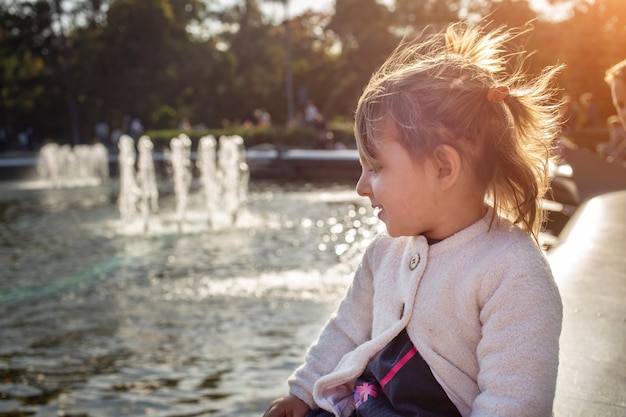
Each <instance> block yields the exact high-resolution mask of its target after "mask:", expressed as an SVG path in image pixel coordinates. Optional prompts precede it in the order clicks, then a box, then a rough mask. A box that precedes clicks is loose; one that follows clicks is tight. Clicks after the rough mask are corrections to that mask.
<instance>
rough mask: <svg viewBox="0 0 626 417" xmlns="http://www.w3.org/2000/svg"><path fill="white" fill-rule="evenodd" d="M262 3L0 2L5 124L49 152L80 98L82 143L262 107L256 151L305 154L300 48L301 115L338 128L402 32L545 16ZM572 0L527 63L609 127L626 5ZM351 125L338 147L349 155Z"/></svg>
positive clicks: (498, 8)
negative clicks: (297, 122)
mask: <svg viewBox="0 0 626 417" xmlns="http://www.w3.org/2000/svg"><path fill="white" fill-rule="evenodd" d="M262 1H266V0H238V1H237V2H235V3H233V5H231V6H228V7H226V6H222V7H221V8H220V6H219V5H218V3H216V2H212V1H209V0H72V1H70V0H55V1H46V0H35V1H33V0H28V1H27V0H16V1H13V2H0V127H2V126H5V127H9V128H10V129H11V130H12V132H13V133H14V134H15V133H17V132H19V131H21V130H23V129H25V128H27V127H33V128H34V131H35V134H36V135H37V136H38V137H39V141H40V142H43V139H44V138H46V137H51V138H53V139H56V140H59V141H63V140H66V139H67V137H69V136H70V134H69V132H71V131H72V127H71V125H70V121H71V118H70V116H69V115H70V111H69V107H68V104H67V103H71V102H75V103H77V110H78V111H77V113H78V120H79V124H80V125H79V128H80V133H81V140H82V141H83V142H88V141H90V140H91V138H92V136H93V128H94V126H95V124H96V123H97V122H99V121H106V122H108V123H109V125H110V127H111V130H113V129H116V128H120V129H124V128H125V123H126V121H127V120H128V119H129V118H131V117H138V118H140V119H141V120H142V122H143V124H144V125H145V126H146V128H148V129H151V131H154V132H159V133H158V134H157V136H158V137H159V138H161V137H162V136H163V137H164V139H162V140H166V139H165V138H166V137H167V136H168V135H169V133H168V134H162V133H160V132H168V131H167V130H163V129H172V128H175V127H176V126H178V125H179V123H180V122H181V121H182V120H183V119H187V120H189V122H190V123H191V124H192V125H204V126H209V127H210V128H211V131H215V132H218V133H219V132H221V128H220V126H222V125H224V124H225V123H224V121H225V120H228V121H230V123H231V124H232V125H234V126H240V125H244V122H245V121H247V120H249V121H252V122H254V116H253V115H254V112H255V110H256V109H261V108H262V109H267V110H268V111H269V113H270V114H271V115H272V119H273V123H274V127H269V128H268V127H265V128H255V129H252V130H250V131H243V132H242V133H241V135H242V136H243V137H245V138H246V143H247V144H249V145H250V146H252V145H253V144H259V143H263V142H276V143H279V144H282V145H285V146H307V145H309V144H311V143H313V139H314V133H312V132H310V131H299V130H293V129H281V128H280V127H279V126H284V125H285V122H286V121H287V120H286V114H287V94H286V74H287V72H286V62H287V57H288V56H289V55H288V52H289V54H290V56H291V70H292V73H293V90H294V98H295V106H296V109H295V110H296V111H302V110H303V108H304V105H305V103H306V101H307V100H312V101H313V102H314V103H315V104H316V105H317V107H318V108H319V109H320V110H321V112H322V113H323V114H324V116H326V118H327V120H334V119H336V118H344V119H347V120H349V119H350V117H351V115H352V114H353V111H354V108H355V106H356V101H357V99H358V97H359V95H360V94H361V91H362V89H363V86H364V85H365V83H366V82H367V80H368V79H369V77H370V75H371V73H372V72H373V71H374V70H375V69H376V67H378V66H379V65H380V64H381V63H382V62H383V60H384V59H385V58H386V57H387V55H388V54H389V52H390V51H391V50H392V49H393V48H394V47H395V46H396V45H397V44H398V42H399V41H400V39H401V38H402V37H403V36H407V37H411V36H414V34H415V33H418V32H420V31H421V30H423V29H424V27H426V26H433V27H435V28H438V27H443V26H444V25H445V24H447V23H448V22H450V21H454V20H457V19H458V18H459V17H464V16H470V17H472V18H474V17H483V18H484V17H485V16H488V17H487V19H488V20H490V21H492V24H493V25H499V24H507V25H522V24H524V23H526V22H527V21H529V20H532V19H535V18H536V17H537V14H536V12H535V11H534V10H533V9H531V7H530V4H529V2H528V1H527V0H498V1H490V0H484V1H480V2H467V1H465V0H395V1H394V2H392V3H391V5H386V4H388V3H383V2H379V1H376V0H336V2H335V9H334V11H333V12H331V13H318V12H307V13H305V14H302V15H300V16H289V19H288V21H286V22H285V21H273V20H271V19H269V17H268V16H265V15H264V14H263V13H262V12H261V7H260V6H261V4H262ZM267 1H269V0H267ZM572 2H573V4H575V5H576V7H575V9H574V10H575V12H574V13H573V15H572V16H571V17H570V18H568V19H567V20H565V21H562V22H551V21H545V20H542V19H537V20H534V21H533V23H532V25H533V26H534V31H532V32H531V33H529V34H526V35H524V36H522V37H520V38H519V39H517V40H516V42H517V43H516V44H515V45H514V48H515V49H525V50H527V51H529V52H532V53H533V55H532V56H531V57H530V58H529V59H528V60H527V61H526V65H527V68H528V69H529V70H530V71H531V72H534V73H538V72H539V71H541V69H542V68H544V67H545V66H549V65H554V64H558V63H564V64H566V65H567V67H566V69H565V70H564V71H563V73H562V75H561V77H560V79H559V83H560V85H559V87H561V88H562V89H564V90H567V92H569V93H570V94H571V95H572V96H573V97H579V96H580V94H581V93H583V92H587V91H590V92H592V93H593V94H594V95H595V97H596V100H597V102H598V105H599V109H600V115H601V119H603V120H604V119H605V118H606V117H607V116H608V115H609V114H611V113H613V109H612V107H611V103H610V100H609V90H608V88H607V86H606V85H605V84H604V81H603V75H604V70H605V69H606V68H607V67H609V66H610V65H612V64H614V63H615V62H617V61H619V60H621V59H623V58H624V55H623V54H624V47H623V42H622V41H621V40H623V39H626V8H624V7H623V0H594V1H591V0H572ZM52 5H54V8H52V9H51V6H52ZM57 12H58V13H57ZM58 22H62V23H63V25H62V26H59V24H58ZM61 27H62V28H63V29H64V33H62V32H61V31H60V28H61ZM63 35H65V36H63ZM288 45H289V49H288ZM345 126H347V129H338V130H337V131H336V132H335V137H336V138H341V141H342V142H345V143H346V144H349V145H351V144H352V142H353V139H352V132H351V129H352V127H351V123H347V124H346V125H345ZM233 129H235V128H233ZM236 129H237V132H240V130H239V129H241V128H236ZM335 129H336V127H335V126H333V130H334V131H335ZM309 130H310V129H309ZM344 132H349V133H345V134H344ZM170 133H171V132H170ZM194 135H195V132H194ZM167 139H171V138H167ZM159 140H161V139H159Z"/></svg>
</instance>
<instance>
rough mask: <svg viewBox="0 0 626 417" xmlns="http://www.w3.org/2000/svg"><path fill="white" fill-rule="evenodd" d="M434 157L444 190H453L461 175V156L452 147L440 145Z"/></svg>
mask: <svg viewBox="0 0 626 417" xmlns="http://www.w3.org/2000/svg"><path fill="white" fill-rule="evenodd" d="M433 157H434V158H433V159H434V163H435V167H436V168H437V169H438V179H439V184H440V185H441V188H442V190H448V189H450V188H452V187H453V186H454V185H455V184H456V183H457V181H458V179H459V177H460V175H461V168H462V167H461V155H460V154H459V152H458V151H457V150H456V149H455V148H453V147H452V146H450V145H439V146H437V148H435V152H434V154H433Z"/></svg>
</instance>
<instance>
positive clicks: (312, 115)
mask: <svg viewBox="0 0 626 417" xmlns="http://www.w3.org/2000/svg"><path fill="white" fill-rule="evenodd" d="M318 114H319V110H318V109H317V107H316V106H315V104H313V102H312V101H311V100H309V101H308V102H307V105H306V107H305V108H304V123H308V124H313V123H315V119H316V118H317V115H318Z"/></svg>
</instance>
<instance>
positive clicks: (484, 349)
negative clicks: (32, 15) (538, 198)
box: [472, 260, 563, 417]
mask: <svg viewBox="0 0 626 417" xmlns="http://www.w3.org/2000/svg"><path fill="white" fill-rule="evenodd" d="M524 266H525V268H526V269H525V272H524V273H523V274H514V275H513V274H510V276H505V277H504V278H502V280H501V281H500V282H499V283H498V285H497V286H496V287H495V288H493V289H491V290H490V292H491V291H492V293H491V294H490V296H489V297H488V298H487V299H486V301H485V304H484V305H483V307H482V309H481V313H480V319H481V322H482V323H483V327H482V332H483V334H482V339H481V341H480V343H479V344H478V348H477V354H478V361H479V366H480V370H479V374H478V378H477V379H478V381H477V382H478V385H479V388H480V391H481V393H480V394H479V395H478V397H476V400H475V401H474V404H473V407H472V416H487V415H489V416H507V417H516V416H550V415H552V402H553V400H554V394H555V389H556V377H557V369H558V358H559V336H560V333H561V321H562V316H563V308H562V304H561V298H560V296H559V293H558V289H557V287H556V284H555V283H554V280H553V278H552V275H551V273H550V270H549V267H548V266H547V264H545V263H543V262H536V261H534V260H530V261H529V262H527V263H526V264H525V265H524Z"/></svg>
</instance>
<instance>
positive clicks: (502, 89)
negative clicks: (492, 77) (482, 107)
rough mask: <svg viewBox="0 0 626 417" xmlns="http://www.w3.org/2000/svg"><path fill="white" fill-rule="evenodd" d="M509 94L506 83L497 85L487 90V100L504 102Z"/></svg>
mask: <svg viewBox="0 0 626 417" xmlns="http://www.w3.org/2000/svg"><path fill="white" fill-rule="evenodd" d="M508 95H509V87H507V86H506V85H496V86H494V87H491V88H490V89H489V92H487V100H488V101H489V102H490V103H502V102H503V101H504V99H505V98H507V96H508Z"/></svg>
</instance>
